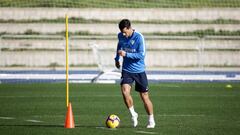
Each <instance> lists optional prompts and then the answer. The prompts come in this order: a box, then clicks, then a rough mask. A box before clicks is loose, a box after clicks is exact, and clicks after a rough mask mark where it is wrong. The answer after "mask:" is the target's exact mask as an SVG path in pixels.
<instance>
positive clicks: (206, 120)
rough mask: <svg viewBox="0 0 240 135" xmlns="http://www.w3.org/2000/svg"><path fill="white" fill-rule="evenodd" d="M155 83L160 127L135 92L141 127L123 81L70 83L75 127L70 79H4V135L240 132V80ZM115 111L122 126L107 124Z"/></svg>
mask: <svg viewBox="0 0 240 135" xmlns="http://www.w3.org/2000/svg"><path fill="white" fill-rule="evenodd" d="M227 84H229V83H161V84H150V97H151V99H152V101H153V104H154V111H155V120H156V124H157V125H156V127H155V128H154V129H146V128H145V126H146V124H147V115H146V112H145V110H144V107H143V104H142V101H141V100H140V98H139V95H138V93H137V92H135V91H132V95H133V98H134V103H135V109H136V111H137V112H138V113H139V126H138V127H137V128H132V127H131V121H130V115H129V112H128V111H127V109H126V107H125V105H124V102H123V100H122V96H121V92H120V89H119V85H118V84H70V101H71V103H72V108H73V114H74V119H75V126H76V127H75V128H74V129H65V128H64V121H65V115H66V111H67V108H66V97H65V84H47V83H45V84H0V133H1V134H2V135H18V134H19V135H40V134H41V135H53V134H57V135H107V134H109V135H110V134H111V135H129V134H160V135H181V134H182V135H237V134H239V133H240V84H239V83H232V84H231V85H232V88H227V87H226V85H227ZM109 114H116V115H118V116H119V117H120V119H121V125H120V127H119V128H118V129H115V130H111V129H108V128H106V127H105V119H106V118H107V116H108V115H109Z"/></svg>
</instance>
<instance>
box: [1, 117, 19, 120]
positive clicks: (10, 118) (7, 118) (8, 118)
mask: <svg viewBox="0 0 240 135" xmlns="http://www.w3.org/2000/svg"><path fill="white" fill-rule="evenodd" d="M0 119H4V120H12V119H15V118H13V117H0Z"/></svg>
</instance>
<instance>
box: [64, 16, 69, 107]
mask: <svg viewBox="0 0 240 135" xmlns="http://www.w3.org/2000/svg"><path fill="white" fill-rule="evenodd" d="M65 23H66V104H67V107H68V102H69V85H68V15H67V14H66V22H65Z"/></svg>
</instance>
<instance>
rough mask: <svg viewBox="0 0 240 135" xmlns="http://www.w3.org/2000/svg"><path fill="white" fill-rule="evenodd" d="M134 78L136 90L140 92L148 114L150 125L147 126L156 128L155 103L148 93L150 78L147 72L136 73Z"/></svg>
mask: <svg viewBox="0 0 240 135" xmlns="http://www.w3.org/2000/svg"><path fill="white" fill-rule="evenodd" d="M134 80H135V82H136V85H135V90H136V91H138V92H139V94H140V97H141V99H142V101H143V103H144V107H145V109H146V112H147V114H148V125H147V128H154V127H155V121H154V117H153V104H152V101H151V100H150V98H149V95H148V80H147V75H146V73H145V72H142V73H138V74H136V75H135V77H134Z"/></svg>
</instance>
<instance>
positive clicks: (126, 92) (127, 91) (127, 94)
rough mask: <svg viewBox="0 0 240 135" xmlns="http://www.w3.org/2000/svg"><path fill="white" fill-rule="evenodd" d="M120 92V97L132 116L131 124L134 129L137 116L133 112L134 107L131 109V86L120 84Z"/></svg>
mask: <svg viewBox="0 0 240 135" xmlns="http://www.w3.org/2000/svg"><path fill="white" fill-rule="evenodd" d="M121 90H122V95H123V99H124V102H125V104H126V106H127V108H128V109H129V112H130V114H131V116H132V122H133V127H136V126H137V124H138V120H137V119H138V114H137V113H136V112H135V110H134V107H133V99H132V96H131V85H129V84H122V86H121Z"/></svg>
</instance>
